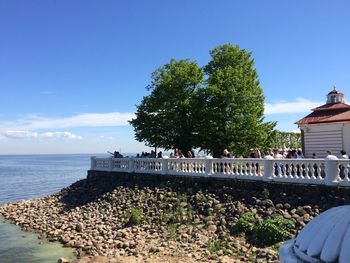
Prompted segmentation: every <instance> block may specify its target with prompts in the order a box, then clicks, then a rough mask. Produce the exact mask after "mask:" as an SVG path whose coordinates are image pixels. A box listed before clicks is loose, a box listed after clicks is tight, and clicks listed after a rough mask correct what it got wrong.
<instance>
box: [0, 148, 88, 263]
mask: <svg viewBox="0 0 350 263" xmlns="http://www.w3.org/2000/svg"><path fill="white" fill-rule="evenodd" d="M90 156H91V155H87V154H74V155H11V156H10V155H9V156H4V155H3V156H1V155H0V204H4V203H9V202H16V201H19V200H22V199H32V198H37V197H41V196H45V195H48V194H52V193H55V192H57V191H59V190H60V189H62V188H63V187H67V186H69V185H71V184H72V183H74V182H76V181H77V180H80V179H84V178H86V174H87V170H88V169H89V167H90ZM39 242H40V243H42V244H39ZM62 256H64V257H66V258H74V257H73V249H70V248H63V247H62V246H61V244H60V243H58V242H47V241H45V240H39V239H38V238H37V235H36V234H34V233H31V232H24V231H21V230H20V228H19V227H18V226H16V225H12V224H9V223H6V222H4V220H3V219H2V218H0V262H1V263H7V262H8V263H17V262H18V263H26V262H28V263H31V262H33V263H34V262H35V263H49V262H57V260H58V259H59V258H60V257H62Z"/></svg>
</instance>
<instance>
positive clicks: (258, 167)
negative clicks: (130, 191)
mask: <svg viewBox="0 0 350 263" xmlns="http://www.w3.org/2000/svg"><path fill="white" fill-rule="evenodd" d="M303 164H304V165H303ZM341 165H343V166H341ZM349 165H350V160H348V159H336V160H330V159H319V158H318V159H273V158H198V157H197V158H136V157H124V158H114V157H113V156H111V157H105V158H104V157H91V170H95V171H107V172H114V171H115V172H127V173H134V172H136V173H138V172H139V173H150V174H152V173H154V174H163V175H166V174H168V175H181V176H202V177H218V178H232V179H242V180H260V181H261V180H263V181H279V182H285V183H302V184H324V185H341V186H350V168H349ZM342 167H345V169H344V168H342Z"/></svg>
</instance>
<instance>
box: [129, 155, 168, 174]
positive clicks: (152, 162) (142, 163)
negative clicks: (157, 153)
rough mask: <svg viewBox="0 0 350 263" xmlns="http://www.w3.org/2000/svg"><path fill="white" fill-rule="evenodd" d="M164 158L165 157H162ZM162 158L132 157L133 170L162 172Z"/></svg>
mask: <svg viewBox="0 0 350 263" xmlns="http://www.w3.org/2000/svg"><path fill="white" fill-rule="evenodd" d="M164 160H165V159H164ZM162 168H163V159H156V158H134V171H135V172H139V173H150V174H160V173H162Z"/></svg>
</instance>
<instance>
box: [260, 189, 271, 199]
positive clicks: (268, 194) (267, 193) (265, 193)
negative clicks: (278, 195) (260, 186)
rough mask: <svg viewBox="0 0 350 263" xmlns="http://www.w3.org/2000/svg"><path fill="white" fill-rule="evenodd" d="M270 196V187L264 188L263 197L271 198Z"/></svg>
mask: <svg viewBox="0 0 350 263" xmlns="http://www.w3.org/2000/svg"><path fill="white" fill-rule="evenodd" d="M269 197H270V191H269V189H267V188H264V190H263V191H262V198H263V199H269Z"/></svg>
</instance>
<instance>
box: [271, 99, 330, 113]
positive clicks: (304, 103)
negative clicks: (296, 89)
mask: <svg viewBox="0 0 350 263" xmlns="http://www.w3.org/2000/svg"><path fill="white" fill-rule="evenodd" d="M323 104H324V103H323V102H319V101H310V100H307V99H303V98H297V99H296V100H295V101H289V102H288V101H286V102H285V101H283V102H277V103H266V104H265V114H266V115H269V114H286V113H303V112H311V109H313V108H316V107H318V106H320V105H323Z"/></svg>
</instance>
